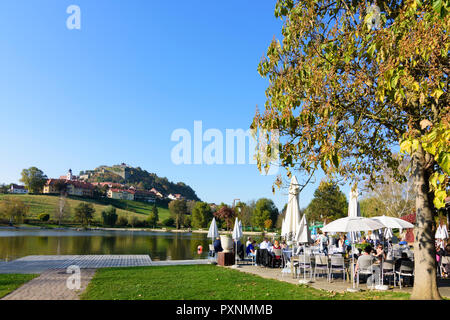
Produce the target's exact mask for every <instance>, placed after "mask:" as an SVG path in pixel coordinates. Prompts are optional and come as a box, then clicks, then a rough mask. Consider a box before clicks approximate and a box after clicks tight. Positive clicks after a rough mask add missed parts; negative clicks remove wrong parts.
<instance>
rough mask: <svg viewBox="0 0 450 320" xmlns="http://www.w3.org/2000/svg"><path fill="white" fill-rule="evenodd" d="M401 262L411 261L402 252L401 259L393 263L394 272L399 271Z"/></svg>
mask: <svg viewBox="0 0 450 320" xmlns="http://www.w3.org/2000/svg"><path fill="white" fill-rule="evenodd" d="M403 261H411V259H410V258H408V254H407V253H406V252H402V257H401V258H400V259H398V260H397V261H395V271H399V270H400V266H401V265H402V262H403Z"/></svg>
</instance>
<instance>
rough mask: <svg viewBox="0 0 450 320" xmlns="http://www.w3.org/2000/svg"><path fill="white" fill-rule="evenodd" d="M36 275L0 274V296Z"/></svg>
mask: <svg viewBox="0 0 450 320" xmlns="http://www.w3.org/2000/svg"><path fill="white" fill-rule="evenodd" d="M37 276H38V275H37V274H0V298H3V297H4V296H6V295H7V294H9V293H10V292H13V291H14V290H16V289H17V288H18V287H20V286H21V285H23V284H24V283H26V282H28V281H30V280H31V279H33V278H35V277H37Z"/></svg>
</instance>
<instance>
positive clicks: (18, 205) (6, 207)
mask: <svg viewBox="0 0 450 320" xmlns="http://www.w3.org/2000/svg"><path fill="white" fill-rule="evenodd" d="M28 211H29V206H27V205H26V204H25V203H24V202H23V201H22V200H20V199H18V198H16V197H11V198H9V197H8V198H5V199H3V200H2V201H1V202H0V217H3V218H5V219H7V220H9V222H10V223H22V222H23V221H24V219H25V217H26V215H27V214H28Z"/></svg>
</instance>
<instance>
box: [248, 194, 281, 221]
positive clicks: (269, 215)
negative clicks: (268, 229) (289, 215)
mask: <svg viewBox="0 0 450 320" xmlns="http://www.w3.org/2000/svg"><path fill="white" fill-rule="evenodd" d="M277 219H278V209H277V207H276V206H275V204H274V203H273V201H272V200H270V199H267V198H261V199H259V200H258V201H256V205H255V210H254V211H253V215H252V225H253V226H256V227H260V228H261V229H263V228H265V225H266V222H265V221H267V220H271V221H272V224H271V225H275V223H276V222H277Z"/></svg>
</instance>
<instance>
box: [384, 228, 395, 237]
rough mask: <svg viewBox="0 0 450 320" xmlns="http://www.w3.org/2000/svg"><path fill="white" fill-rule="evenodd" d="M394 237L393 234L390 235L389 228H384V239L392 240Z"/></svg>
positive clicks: (390, 230)
mask: <svg viewBox="0 0 450 320" xmlns="http://www.w3.org/2000/svg"><path fill="white" fill-rule="evenodd" d="M393 236H394V234H393V233H392V229H391V228H385V229H384V232H383V237H384V238H385V239H388V240H389V239H392V237H393Z"/></svg>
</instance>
